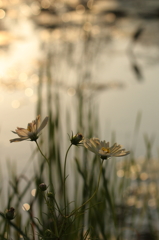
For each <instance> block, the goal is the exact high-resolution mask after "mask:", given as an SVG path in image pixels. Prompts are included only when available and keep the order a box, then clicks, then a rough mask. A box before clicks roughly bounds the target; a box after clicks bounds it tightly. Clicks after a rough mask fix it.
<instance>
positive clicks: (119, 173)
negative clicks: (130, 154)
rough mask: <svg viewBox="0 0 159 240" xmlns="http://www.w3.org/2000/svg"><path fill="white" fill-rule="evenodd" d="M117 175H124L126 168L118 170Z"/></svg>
mask: <svg viewBox="0 0 159 240" xmlns="http://www.w3.org/2000/svg"><path fill="white" fill-rule="evenodd" d="M117 176H118V177H120V178H122V177H124V170H123V169H119V170H118V171H117Z"/></svg>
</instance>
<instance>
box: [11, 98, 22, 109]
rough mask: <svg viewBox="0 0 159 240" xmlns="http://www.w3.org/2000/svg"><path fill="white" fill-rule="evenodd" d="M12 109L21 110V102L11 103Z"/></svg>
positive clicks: (14, 101)
mask: <svg viewBox="0 0 159 240" xmlns="http://www.w3.org/2000/svg"><path fill="white" fill-rule="evenodd" d="M11 106H12V108H19V107H20V102H19V101H18V100H13V101H12V103H11Z"/></svg>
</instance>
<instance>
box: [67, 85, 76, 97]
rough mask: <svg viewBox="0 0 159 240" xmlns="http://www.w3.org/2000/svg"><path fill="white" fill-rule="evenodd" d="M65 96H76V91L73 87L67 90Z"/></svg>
mask: <svg viewBox="0 0 159 240" xmlns="http://www.w3.org/2000/svg"><path fill="white" fill-rule="evenodd" d="M67 94H68V95H69V96H71V97H72V96H74V95H75V94H76V89H75V88H73V87H70V88H68V90H67Z"/></svg>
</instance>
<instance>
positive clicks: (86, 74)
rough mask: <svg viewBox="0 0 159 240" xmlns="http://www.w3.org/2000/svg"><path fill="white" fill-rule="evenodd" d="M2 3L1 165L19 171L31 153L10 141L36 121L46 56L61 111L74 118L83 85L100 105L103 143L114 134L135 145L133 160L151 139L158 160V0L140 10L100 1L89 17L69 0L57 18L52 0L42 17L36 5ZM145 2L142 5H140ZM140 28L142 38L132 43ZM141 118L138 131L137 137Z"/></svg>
mask: <svg viewBox="0 0 159 240" xmlns="http://www.w3.org/2000/svg"><path fill="white" fill-rule="evenodd" d="M1 2H2V6H1V9H0V10H1V12H0V14H1V15H2V16H1V20H0V21H1V29H2V31H1V32H0V44H1V49H0V79H1V80H0V111H1V119H0V128H1V132H0V134H1V138H0V149H1V164H4V162H6V160H7V159H10V160H11V161H12V163H14V164H17V166H18V169H21V168H22V166H24V165H25V164H27V160H28V158H29V157H30V155H31V151H32V150H33V149H34V146H33V144H32V143H29V142H22V143H15V144H10V143H9V139H11V138H14V135H13V134H12V133H11V130H15V128H16V127H17V126H19V127H26V126H27V123H28V122H30V121H32V120H33V119H34V118H35V116H36V104H37V99H38V95H37V87H38V84H39V69H40V68H41V66H42V65H43V64H45V63H46V62H47V58H48V51H51V52H52V53H53V70H52V71H53V78H54V81H57V82H58V86H61V90H62V91H61V95H60V96H61V99H60V101H61V103H62V105H63V106H64V107H68V106H69V107H70V109H71V113H72V114H76V109H75V108H76V107H75V106H74V105H73V104H72V103H73V102H75V98H76V91H77V89H76V88H77V85H78V87H79V86H80V87H81V88H82V89H83V90H82V91H83V92H84V94H86V95H89V94H91V95H92V96H93V101H94V102H96V103H97V109H98V111H97V113H98V119H99V125H100V130H99V134H98V137H99V138H101V139H105V140H107V141H109V140H111V137H112V132H114V133H115V135H116V141H117V142H118V143H120V144H123V145H124V146H125V147H126V148H129V149H132V148H133V146H134V144H135V142H136V147H135V156H136V157H139V156H143V155H145V153H146V147H145V144H144V139H143V136H144V135H145V134H146V136H147V137H148V139H150V140H151V138H152V139H153V138H154V142H153V141H152V142H153V149H152V154H153V156H158V147H159V110H158V108H157V106H158V103H159V94H158V89H159V81H158V76H159V68H158V63H159V48H158V42H159V32H158V15H155V14H157V13H156V9H158V8H159V4H158V3H157V1H146V2H147V5H146V4H145V5H144V8H143V9H142V8H140V9H142V10H143V11H141V12H140V11H139V10H138V11H137V12H135V10H136V9H137V1H134V3H135V4H133V3H132V1H130V2H129V4H125V1H98V4H97V3H95V6H94V7H91V6H92V5H91V4H92V3H91V2H92V1H89V3H90V5H87V7H88V8H89V10H91V11H92V12H89V14H88V12H86V8H85V5H82V4H81V3H80V2H77V3H76V4H77V6H76V7H75V6H74V4H72V3H71V1H68V3H69V5H68V6H69V7H70V8H71V11H67V9H66V7H65V5H64V3H63V2H62V1H61V2H60V4H61V5H60V4H59V5H57V6H56V10H57V9H58V14H57V15H56V17H55V15H53V16H52V11H50V12H49V11H47V9H48V8H49V7H50V5H49V2H50V4H51V1H47V2H48V5H44V6H42V7H43V11H41V10H40V6H39V5H38V3H37V1H34V2H32V3H31V2H29V1H26V2H25V1H22V2H21V1H13V2H12V4H9V3H10V1H6V2H7V3H8V5H6V6H5V7H7V11H6V12H5V9H6V8H5V7H3V4H4V3H3V1H1ZM104 2H106V4H105V3H104ZM43 4H44V3H43ZM123 4H124V5H123ZM140 4H141V6H142V7H143V1H141V2H140ZM68 6H67V7H68ZM112 9H113V10H114V9H117V10H118V12H115V10H114V11H112ZM44 10H45V11H44ZM110 10H111V11H110ZM3 11H4V12H3ZM151 13H152V14H151ZM59 18H60V20H59ZM59 21H60V23H59ZM61 22H62V23H61ZM60 24H62V27H61V25H60ZM140 30H141V35H140V36H139V39H138V38H137V37H136V39H135V37H134V38H133V36H135V35H134V33H135V32H136V31H138V32H139V33H140ZM142 31H143V32H142ZM90 32H91V35H90ZM89 36H91V37H90V38H89ZM86 38H87V41H85V39H86ZM49 49H51V50H49ZM79 83H80V84H79ZM43 101H46V92H45V90H44V94H43ZM45 113H46V115H47V114H48V112H47V110H46V109H45ZM139 114H140V115H141V123H140V128H139V131H138V134H137V135H138V137H134V128H135V122H136V119H137V116H138V115H139ZM43 117H44V116H43ZM72 130H74V126H72ZM66 134H67V131H66ZM24 163H25V164H24ZM14 164H13V165H14Z"/></svg>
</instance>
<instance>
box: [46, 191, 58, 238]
mask: <svg viewBox="0 0 159 240" xmlns="http://www.w3.org/2000/svg"><path fill="white" fill-rule="evenodd" d="M44 199H45V202H46V204H47V206H48V209H49V211H50V213H51V215H52V221H53V224H54V228H55V234H56V237H59V233H58V228H57V223H56V220H55V217H54V213H53V212H52V208H51V207H50V204H49V202H48V200H47V199H46V196H45V194H44Z"/></svg>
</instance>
